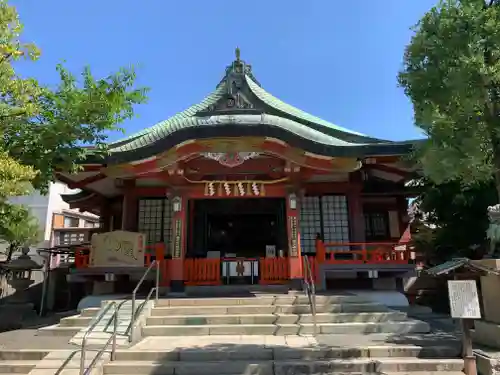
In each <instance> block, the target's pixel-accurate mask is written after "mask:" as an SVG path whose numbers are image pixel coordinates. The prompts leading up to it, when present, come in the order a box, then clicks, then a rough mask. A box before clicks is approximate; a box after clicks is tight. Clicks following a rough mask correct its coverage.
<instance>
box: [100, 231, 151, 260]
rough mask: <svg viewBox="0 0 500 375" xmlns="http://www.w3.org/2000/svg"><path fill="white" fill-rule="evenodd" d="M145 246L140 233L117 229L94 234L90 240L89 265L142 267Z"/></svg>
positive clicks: (143, 237) (144, 240)
mask: <svg viewBox="0 0 500 375" xmlns="http://www.w3.org/2000/svg"><path fill="white" fill-rule="evenodd" d="M145 247H146V238H145V236H144V235H143V234H142V233H135V232H126V231H122V230H117V231H113V232H107V233H99V234H94V235H93V236H92V239H91V242H90V266H91V267H144V249H145Z"/></svg>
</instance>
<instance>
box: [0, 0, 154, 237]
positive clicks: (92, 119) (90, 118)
mask: <svg viewBox="0 0 500 375" xmlns="http://www.w3.org/2000/svg"><path fill="white" fill-rule="evenodd" d="M22 29H23V25H22V23H21V21H20V19H19V16H18V14H17V11H16V9H15V8H14V7H13V6H11V5H9V4H8V3H7V0H0V238H2V239H4V240H7V241H9V242H10V243H12V244H18V245H19V246H20V245H26V244H28V243H30V244H31V242H33V241H34V239H35V238H37V235H36V233H37V231H36V230H35V227H36V228H38V227H37V225H38V224H37V223H36V221H35V219H34V218H33V217H32V216H31V215H30V213H29V212H28V211H27V209H26V208H24V207H22V206H14V205H12V204H10V203H9V201H8V198H9V197H12V196H19V195H25V194H28V193H29V192H30V191H31V190H32V188H33V187H34V188H36V189H39V190H41V191H42V192H46V191H47V188H48V186H49V184H50V182H51V181H53V180H54V177H55V175H54V174H55V172H56V171H60V172H74V171H76V170H78V168H79V164H78V162H79V161H80V160H82V159H83V158H85V157H86V156H87V155H88V154H89V153H92V154H93V155H94V156H104V155H106V147H105V146H106V142H105V141H106V134H107V133H108V132H109V131H113V130H119V129H120V128H119V124H120V123H121V122H123V121H124V120H125V119H128V118H130V117H132V116H133V114H134V106H135V105H137V104H140V103H144V102H145V100H146V96H145V95H146V91H147V90H146V89H144V88H136V87H135V84H134V83H135V73H134V70H133V69H132V68H131V69H120V70H119V71H118V72H117V73H113V74H110V75H109V76H107V77H104V78H95V77H94V76H93V75H92V73H91V70H90V68H88V67H87V68H85V69H84V70H83V72H82V74H81V76H80V77H77V76H76V75H74V74H73V73H71V72H70V71H68V70H67V69H66V68H64V67H63V66H62V65H58V66H57V67H55V69H57V72H58V73H59V78H60V80H59V83H58V84H57V85H56V86H55V87H49V86H47V85H43V84H42V83H39V82H38V81H37V80H36V79H34V78H32V77H21V76H20V75H19V74H17V72H16V70H15V63H16V61H18V60H20V59H25V60H28V61H33V62H34V61H36V60H37V59H38V58H39V56H40V51H39V49H38V48H37V47H36V46H35V45H34V44H31V43H26V42H24V41H23V40H22ZM89 145H92V146H94V147H92V149H90V148H89V147H87V146H89ZM16 246H17V245H16Z"/></svg>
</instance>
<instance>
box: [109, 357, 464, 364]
mask: <svg viewBox="0 0 500 375" xmlns="http://www.w3.org/2000/svg"><path fill="white" fill-rule="evenodd" d="M313 362H314V363H336V364H337V363H338V364H370V363H375V364H411V363H422V364H427V363H438V364H451V365H463V363H464V360H463V359H459V358H408V357H401V358H399V357H398V358H394V357H378V358H376V359H375V358H348V359H342V358H332V359H327V360H316V359H314V360H277V361H273V360H264V361H259V360H255V361H251V360H250V361H249V360H232V361H231V363H237V364H241V365H245V364H272V363H274V364H295V363H296V364H310V363H313ZM224 363H227V361H200V362H197V361H171V360H164V361H139V360H136V361H119V360H117V361H108V362H107V363H105V366H110V365H111V366H129V365H133V364H140V365H152V366H155V365H160V366H161V365H172V364H174V365H179V364H182V365H183V364H193V365H195V364H196V365H199V364H207V365H211V364H214V365H215V364H224Z"/></svg>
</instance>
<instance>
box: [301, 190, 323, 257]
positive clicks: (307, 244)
mask: <svg viewBox="0 0 500 375" xmlns="http://www.w3.org/2000/svg"><path fill="white" fill-rule="evenodd" d="M318 233H320V234H321V211H320V199H319V197H304V198H302V205H301V207H300V246H301V248H302V252H304V253H314V252H315V251H316V235H317V234H318Z"/></svg>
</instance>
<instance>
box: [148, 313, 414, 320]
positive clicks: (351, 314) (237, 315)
mask: <svg viewBox="0 0 500 375" xmlns="http://www.w3.org/2000/svg"><path fill="white" fill-rule="evenodd" d="M372 315H375V316H378V315H397V316H401V317H403V316H406V314H405V313H400V312H397V311H394V312H393V311H381V312H360V313H350V312H342V313H331V312H326V313H324V312H321V313H316V316H334V317H344V316H372ZM254 316H255V317H264V316H266V317H267V316H275V317H290V316H294V317H299V318H300V317H312V316H313V314H301V313H298V314H290V313H267V314H248V313H247V314H206V315H166V316H162V315H152V316H149V317H148V319H149V318H154V319H165V318H167V319H170V318H175V319H179V318H187V319H191V318H194V319H196V318H199V319H203V318H221V317H232V318H241V317H254Z"/></svg>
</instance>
